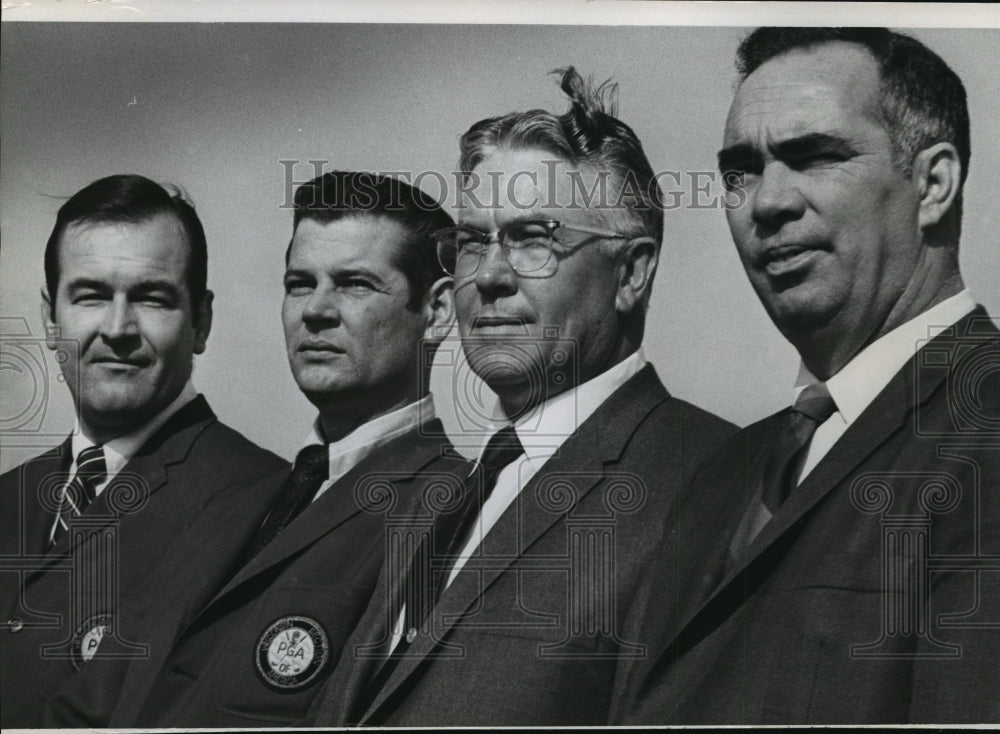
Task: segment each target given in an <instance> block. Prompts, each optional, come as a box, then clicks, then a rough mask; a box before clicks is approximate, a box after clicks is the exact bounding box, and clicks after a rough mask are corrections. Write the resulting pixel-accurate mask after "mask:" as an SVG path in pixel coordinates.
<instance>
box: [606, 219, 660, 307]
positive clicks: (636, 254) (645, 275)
mask: <svg viewBox="0 0 1000 734" xmlns="http://www.w3.org/2000/svg"><path fill="white" fill-rule="evenodd" d="M618 258H619V262H618V295H617V297H616V298H615V307H616V308H617V309H618V312H619V313H622V314H627V313H632V312H633V311H635V309H636V308H637V307H641V305H642V304H643V303H644V302H645V300H646V298H647V297H648V293H649V291H650V289H651V288H652V287H653V276H654V275H655V274H656V265H657V261H658V255H657V252H656V241H655V240H654V239H653V238H652V237H635V238H633V239H631V240H629V243H628V244H627V245H626V246H625V248H624V250H623V251H622V252H621V253H619V255H618Z"/></svg>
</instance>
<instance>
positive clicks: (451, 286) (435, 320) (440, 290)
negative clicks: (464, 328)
mask: <svg viewBox="0 0 1000 734" xmlns="http://www.w3.org/2000/svg"><path fill="white" fill-rule="evenodd" d="M424 316H425V317H426V319H427V322H426V326H425V328H424V338H425V339H429V340H432V341H441V340H442V339H443V338H444V337H445V336H446V335H447V334H448V331H449V330H450V329H451V327H452V324H453V323H454V322H455V279H454V278H452V277H451V276H450V275H449V276H445V277H443V278H438V279H437V280H436V281H434V285H432V286H431V287H430V290H429V291H428V292H427V295H426V297H425V298H424Z"/></svg>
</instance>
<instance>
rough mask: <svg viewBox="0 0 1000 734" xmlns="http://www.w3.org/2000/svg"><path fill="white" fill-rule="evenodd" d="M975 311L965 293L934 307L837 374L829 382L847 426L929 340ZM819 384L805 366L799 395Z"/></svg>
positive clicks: (798, 382)
mask: <svg viewBox="0 0 1000 734" xmlns="http://www.w3.org/2000/svg"><path fill="white" fill-rule="evenodd" d="M975 308H976V299H975V298H973V296H972V294H971V293H970V292H969V291H968V290H963V291H962V292H961V293H957V294H955V295H954V296H951V297H950V298H946V299H945V300H943V301H941V303H939V304H937V305H936V306H933V307H931V308H929V309H927V310H926V311H924V312H923V313H921V314H919V315H918V316H916V317H915V318H913V319H910V320H909V321H907V322H906V323H905V324H902V325H901V326H898V327H896V328H895V329H893V330H892V331H890V332H889V333H888V334H885V335H884V336H882V337H879V338H878V339H877V340H875V341H874V342H872V343H871V344H869V345H868V346H867V347H865V348H864V349H862V350H861V351H860V352H858V354H856V355H855V356H854V358H853V359H851V361H850V362H848V363H847V364H846V365H844V366H843V367H842V368H841V369H840V371H839V372H837V374H835V375H834V376H833V377H831V378H830V379H829V380H827V381H826V387H827V389H828V390H829V391H830V396H831V397H832V398H833V399H834V402H836V403H837V410H838V411H839V412H840V414H841V415H842V416H843V417H844V420H846V421H847V423H848V424H850V423H853V422H854V421H855V420H857V418H858V416H860V415H861V413H862V412H863V411H864V410H865V408H867V407H868V406H869V405H870V404H871V402H872V401H873V400H874V399H875V397H876V396H877V395H878V394H879V393H880V392H882V390H883V388H885V386H886V385H888V384H889V381H890V380H892V378H893V376H894V375H895V374H896V373H897V372H899V370H901V369H902V368H903V365H905V364H906V363H907V362H908V361H909V360H911V359H912V358H913V355H914V354H916V353H917V351H918V350H919V349H920V348H921V347H923V346H924V345H925V344H926V343H927V342H928V341H929V340H930V339H933V338H934V337H935V336H937V335H938V334H940V333H941V332H942V331H944V330H945V329H947V328H948V327H950V326H952V325H953V324H955V322H957V321H958V320H959V319H961V318H962V317H963V316H966V315H967V314H969V313H970V312H971V311H972V310H973V309H975ZM816 382H819V380H818V379H817V378H816V377H815V376H813V374H812V373H811V372H810V371H809V369H808V368H807V367H806V366H805V364H804V363H802V364H801V365H800V366H799V376H798V379H797V380H796V383H795V384H796V395H798V393H799V392H801V390H802V389H803V388H805V387H806V386H807V385H810V384H813V383H816Z"/></svg>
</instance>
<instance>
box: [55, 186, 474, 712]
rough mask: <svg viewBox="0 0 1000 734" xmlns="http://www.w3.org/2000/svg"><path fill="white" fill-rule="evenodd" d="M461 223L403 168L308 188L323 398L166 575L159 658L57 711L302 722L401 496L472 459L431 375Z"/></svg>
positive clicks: (298, 346)
mask: <svg viewBox="0 0 1000 734" xmlns="http://www.w3.org/2000/svg"><path fill="white" fill-rule="evenodd" d="M452 223H453V222H452V220H451V218H450V217H449V216H448V215H447V214H446V213H445V212H444V210H442V209H441V208H440V207H439V206H438V205H437V204H436V203H435V202H434V201H433V200H432V199H430V197H428V196H427V195H426V194H424V193H423V192H421V191H419V190H418V189H416V188H413V187H411V186H409V185H408V184H406V183H404V182H402V181H400V180H398V179H394V178H391V177H388V176H380V175H377V174H372V173H365V172H347V171H335V172H331V173H327V174H325V175H323V176H320V177H318V178H316V179H314V180H313V181H310V182H309V183H306V184H304V185H303V186H301V187H300V188H299V189H298V190H297V191H296V194H295V212H294V228H293V235H292V239H291V243H290V244H289V247H288V251H287V253H286V268H285V276H284V288H285V298H284V303H283V306H282V321H283V324H284V331H285V343H286V346H287V350H288V361H289V364H290V366H291V370H292V375H293V377H294V378H295V381H296V383H297V384H298V386H299V389H300V390H301V391H302V393H303V394H304V395H305V396H306V397H307V398H308V399H309V401H310V402H311V403H312V404H313V405H315V406H316V408H317V410H318V413H319V414H318V416H317V417H316V420H315V422H314V424H313V426H312V429H311V430H310V431H309V434H308V436H307V437H306V440H305V441H304V444H303V448H302V450H301V451H300V452H299V455H298V458H297V459H296V461H295V465H294V467H293V469H292V472H291V473H290V474H287V473H286V475H285V476H282V477H280V478H279V479H278V480H277V481H275V480H265V481H263V482H261V483H259V484H258V485H256V486H252V487H247V488H245V489H244V490H243V491H241V492H240V493H239V494H238V496H237V495H236V494H233V495H232V496H230V497H222V498H220V500H219V501H217V502H215V503H214V504H213V505H211V506H209V507H207V508H205V510H204V511H203V512H202V515H201V517H200V518H199V521H198V522H197V523H196V524H194V525H193V527H192V528H191V530H189V531H188V532H187V533H186V534H185V535H184V536H183V537H182V538H181V539H180V540H179V545H182V546H184V547H186V548H187V554H186V556H185V557H181V558H179V559H178V561H177V568H178V570H177V571H176V572H175V573H167V574H164V575H163V576H162V577H161V578H160V579H159V580H158V583H159V584H160V585H161V586H162V587H163V588H165V589H172V590H174V591H175V592H176V594H177V597H178V599H179V600H183V602H179V603H177V604H175V606H174V607H173V608H171V609H168V610H165V611H164V613H163V614H162V615H161V616H160V617H159V618H157V619H155V620H153V621H152V622H151V623H150V628H151V632H150V646H151V647H154V648H155V649H154V650H153V653H152V655H151V657H150V659H149V660H141V661H134V662H133V663H132V664H131V665H130V666H129V668H128V670H127V671H126V672H125V674H124V676H123V677H122V678H119V679H116V680H115V681H114V682H113V683H111V682H110V681H109V680H108V679H107V678H105V679H103V680H102V679H101V678H100V677H99V675H98V674H97V671H96V670H95V671H94V674H93V675H92V676H91V677H90V679H89V680H87V681H85V683H81V684H80V686H79V687H78V689H77V690H76V691H73V692H71V693H70V694H67V696H66V697H64V698H63V699H62V700H61V701H59V702H58V706H54V707H53V709H54V711H53V719H52V720H51V722H50V723H53V724H66V723H80V720H81V718H82V719H83V720H85V721H87V723H90V724H103V725H107V724H110V725H112V726H162V727H177V726H191V727H216V726H228V727H237V728H238V727H242V726H279V725H285V726H291V725H296V724H301V723H303V720H304V717H305V715H306V713H307V711H308V708H309V706H310V704H311V702H312V700H313V697H314V696H315V694H316V692H317V691H318V690H320V689H321V686H320V685H319V684H320V683H321V682H322V681H323V680H325V679H326V677H327V676H328V675H329V674H330V672H331V671H332V669H333V666H334V664H335V663H336V662H337V660H338V658H339V657H340V653H341V649H342V648H343V644H344V641H345V640H346V638H347V636H348V635H349V634H350V633H351V631H352V630H353V629H354V626H355V623H356V622H357V620H358V618H359V617H360V615H361V613H362V612H363V611H364V609H365V607H366V605H367V604H368V602H369V599H370V597H371V595H372V590H373V588H374V586H375V582H376V579H377V577H378V573H379V571H380V569H381V567H382V564H383V558H384V555H385V547H386V544H387V540H386V535H387V533H386V524H387V522H388V521H389V514H387V513H390V511H392V510H393V508H400V510H401V511H402V510H403V509H404V508H407V507H409V506H410V505H411V504H412V503H413V502H415V501H417V500H418V498H420V497H422V495H423V493H424V492H425V490H426V491H430V492H434V491H437V488H440V487H446V488H447V487H449V486H451V487H454V486H456V485H457V486H461V483H462V479H464V477H465V476H466V475H467V474H468V472H469V468H470V467H469V464H468V462H467V461H465V460H464V459H462V458H461V457H460V456H458V455H457V454H454V452H452V451H450V446H451V445H450V443H449V442H448V439H447V437H446V436H445V434H444V429H443V426H442V424H441V422H440V421H439V420H438V419H437V418H436V417H435V409H434V402H433V398H432V396H431V395H430V392H429V378H430V360H431V358H432V357H433V354H434V351H435V349H436V348H437V346H438V344H439V343H440V341H441V340H442V339H443V338H444V334H445V332H446V331H447V328H448V326H449V325H450V323H451V321H452V320H453V309H452V278H451V276H449V275H448V274H447V273H445V272H444V271H443V270H442V269H441V267H440V265H439V264H438V263H437V259H436V257H435V250H434V247H435V246H434V241H433V239H432V238H431V237H430V232H433V231H436V230H438V229H440V228H442V227H447V226H450V225H451V224H452ZM237 506H238V507H239V509H235V508H237ZM220 528H225V532H224V533H222V532H220ZM185 565H191V566H194V565H197V570H196V571H194V572H193V574H192V572H191V571H190V570H187V571H182V569H183V568H184V566H185ZM192 575H194V576H195V578H196V579H197V581H196V583H195V585H196V587H197V588H199V589H203V590H204V593H200V594H193V593H192V592H191V591H190V586H191V578H192ZM109 690H110V692H111V695H112V696H113V698H114V699H115V700H114V701H113V702H109V701H108V700H107V696H108V691H109ZM102 696H103V702H102ZM95 702H96V703H95ZM88 712H89V713H88ZM94 712H97V714H98V715H97V716H95V715H94Z"/></svg>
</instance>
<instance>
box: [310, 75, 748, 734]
mask: <svg viewBox="0 0 1000 734" xmlns="http://www.w3.org/2000/svg"><path fill="white" fill-rule="evenodd" d="M560 75H561V83H562V89H563V90H564V91H565V92H566V94H567V95H568V96H569V98H570V101H571V108H570V110H569V111H568V112H566V113H565V114H563V115H558V116H557V115H553V114H551V113H548V112H544V111H541V110H533V111H530V112H524V113H512V114H508V115H504V116H502V117H497V118H491V119H487V120H483V121H481V122H479V123H477V124H475V125H473V126H472V127H471V128H470V129H469V131H468V132H467V133H466V134H465V135H464V136H463V138H462V141H461V151H462V154H461V163H460V167H461V170H462V172H463V175H464V176H465V180H464V181H463V192H464V193H465V199H464V200H463V201H462V206H461V207H460V209H459V226H458V227H451V228H447V229H444V230H442V231H440V232H438V233H437V235H436V237H437V241H438V254H439V256H440V258H441V262H442V264H443V265H444V266H445V268H446V269H447V270H448V271H449V272H451V273H453V274H454V276H455V304H456V311H457V315H458V325H459V331H460V334H461V338H462V346H463V349H464V352H465V355H466V357H467V359H468V362H469V364H470V365H471V367H472V369H473V370H474V371H475V372H476V373H477V374H478V375H479V376H480V377H481V378H482V379H483V380H484V381H485V382H486V383H487V384H488V385H489V387H490V388H491V389H492V390H493V391H495V392H496V393H497V395H498V396H499V399H500V403H499V410H498V413H497V416H496V420H495V421H494V422H493V423H491V424H490V425H485V426H482V432H481V435H480V438H479V440H480V442H481V443H480V450H479V455H478V461H477V465H476V473H475V474H474V475H473V477H470V479H472V480H474V481H473V483H472V484H471V485H470V490H469V495H468V496H469V497H470V501H469V502H466V503H462V504H461V505H459V506H458V507H456V508H455V509H454V510H444V511H441V512H439V513H438V515H437V516H436V519H435V523H434V528H433V531H432V534H431V538H432V540H433V541H435V542H429V543H428V544H427V547H426V551H425V553H424V555H423V556H422V555H421V549H418V551H417V553H416V554H415V558H416V559H417V560H416V561H415V562H414V563H412V564H411V567H410V571H409V575H408V577H407V581H408V582H409V583H406V584H402V585H398V586H396V587H394V586H393V585H392V584H391V583H390V582H387V581H386V579H385V575H384V576H383V582H382V588H383V589H384V588H385V587H386V586H388V588H389V592H390V593H389V594H384V593H380V592H379V591H376V595H375V597H374V600H373V605H372V607H370V608H369V610H368V613H367V614H366V616H365V619H364V620H362V622H361V624H360V625H359V627H358V631H357V632H356V633H355V635H354V636H353V637H352V639H351V640H350V641H349V642H348V645H347V649H346V650H345V654H344V657H343V658H342V663H341V665H340V666H338V669H337V671H336V672H335V674H334V677H333V678H332V679H331V681H330V683H329V684H328V686H327V693H326V695H325V700H324V701H322V702H321V704H320V705H319V706H317V709H316V719H315V722H316V723H317V724H319V725H344V724H355V723H362V724H366V725H391V726H462V725H473V726H487V725H501V726H510V725H535V726H550V725H564V724H604V723H606V721H607V717H608V711H609V709H610V706H611V702H612V699H613V696H614V692H615V690H616V679H617V678H618V677H619V676H620V675H621V672H622V670H623V669H625V668H626V667H627V666H628V665H629V663H630V662H631V661H633V660H635V659H637V658H638V657H641V655H642V654H643V650H644V647H643V644H644V639H643V633H642V631H641V630H631V629H626V627H625V626H624V625H623V624H622V621H623V619H624V618H625V617H626V616H627V615H628V614H629V611H630V607H631V605H632V603H633V601H634V592H635V590H636V588H637V587H638V585H639V581H640V579H641V578H642V576H643V575H644V573H645V567H646V564H647V562H648V561H649V560H650V558H651V554H652V553H653V551H654V550H655V548H656V545H657V541H658V539H659V535H660V533H661V531H662V527H663V523H664V517H665V515H666V513H667V512H668V510H669V508H670V507H671V505H672V503H673V500H674V498H675V495H676V492H677V489H678V487H679V486H680V482H681V480H682V479H683V478H684V477H685V475H687V474H689V473H690V471H691V470H693V468H694V467H695V466H696V465H697V463H698V462H699V461H700V459H701V458H702V457H703V456H704V455H705V454H706V453H707V452H708V451H709V450H710V449H712V448H714V447H715V446H716V445H717V444H718V443H719V442H721V440H722V439H723V438H724V437H725V436H726V435H728V434H729V432H730V426H729V425H728V424H727V423H725V422H724V421H722V420H720V419H718V418H716V417H715V416H712V415H710V414H708V413H706V412H705V411H703V410H700V409H699V408H696V407H695V406H693V405H690V404H688V403H685V402H684V401H681V400H678V399H676V398H673V397H671V396H670V395H669V394H668V393H667V391H666V389H665V388H664V387H663V384H662V383H661V382H660V380H659V378H658V377H657V375H656V372H655V370H654V369H653V367H652V365H650V364H648V363H647V362H646V360H645V358H644V356H643V354H642V350H641V342H642V336H643V330H644V325H645V316H646V306H647V304H648V300H649V295H650V290H651V286H652V280H653V275H654V272H655V270H656V263H657V258H658V255H659V249H660V239H661V236H662V223H663V213H662V209H661V208H660V206H659V193H658V189H657V187H656V184H655V180H654V176H653V172H652V169H651V167H650V165H649V163H648V161H647V160H646V156H645V154H644V152H643V150H642V146H641V144H640V143H639V140H638V139H637V138H636V136H635V134H634V133H633V132H632V130H631V129H630V128H629V127H628V126H627V125H625V124H624V123H622V122H621V121H620V120H618V119H617V118H615V117H614V115H613V110H612V107H613V104H609V100H608V97H610V96H612V95H613V88H611V87H609V86H607V85H604V86H602V87H600V88H597V89H594V88H592V87H591V86H589V85H588V84H586V83H585V82H584V80H583V79H581V78H580V76H579V75H578V74H577V73H576V71H575V70H573V69H572V68H569V69H565V70H562V71H561V72H560ZM585 192H588V195H589V192H593V193H594V196H595V197H598V198H591V199H590V200H589V201H588V203H587V204H586V205H584V206H580V204H579V202H580V201H581V200H582V199H581V197H582V196H583V195H584V193H585ZM574 200H575V201H576V202H577V204H576V205H574V203H573V202H574ZM418 561H419V562H418ZM394 591H395V598H393V594H392V592H394ZM386 598H388V599H389V601H390V613H389V614H387V613H386V609H385V606H384V605H385V601H384V600H385V599H386ZM393 603H394V606H393ZM380 641H384V644H381V645H380V647H368V648H366V645H369V646H370V645H376V646H379V644H380ZM373 649H379V651H380V655H379V656H372V654H371V653H370V651H371V650H373ZM352 650H354V651H355V655H357V656H358V657H356V658H351V657H349V655H350V653H351V651H352ZM363 650H368V651H369V654H367V655H365V656H361V655H360V651H363Z"/></svg>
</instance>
